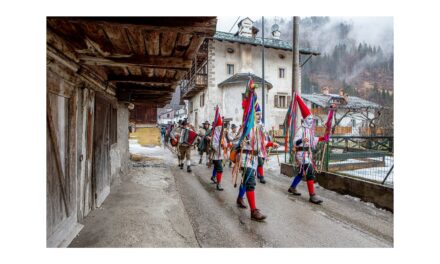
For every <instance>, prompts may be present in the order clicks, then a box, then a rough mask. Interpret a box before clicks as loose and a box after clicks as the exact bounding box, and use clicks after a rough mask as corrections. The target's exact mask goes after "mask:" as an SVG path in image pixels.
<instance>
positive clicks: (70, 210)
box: [46, 17, 217, 247]
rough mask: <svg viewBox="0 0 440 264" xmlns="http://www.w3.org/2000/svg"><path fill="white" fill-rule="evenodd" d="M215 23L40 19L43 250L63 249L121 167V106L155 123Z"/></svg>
mask: <svg viewBox="0 0 440 264" xmlns="http://www.w3.org/2000/svg"><path fill="white" fill-rule="evenodd" d="M216 21H217V20H216V18H215V17H108V18H107V17H73V18H69V17H48V18H47V64H46V65H47V66H46V67H47V91H46V92H47V151H46V155H47V184H46V188H47V189H46V201H47V205H46V206H47V207H46V208H47V218H46V220H47V224H46V228H47V237H46V240H47V246H48V247H63V246H67V245H68V244H69V243H70V241H71V240H72V239H73V238H74V236H75V235H76V234H77V233H78V232H79V230H80V229H81V227H82V226H81V224H80V223H81V222H82V220H83V219H84V217H86V216H87V215H88V214H89V213H90V211H92V210H94V209H95V208H97V207H99V206H100V205H101V204H102V202H103V201H104V200H105V198H106V197H107V195H108V194H109V193H110V191H111V187H112V183H114V182H117V181H118V180H119V178H120V175H122V174H123V173H125V172H126V171H127V169H128V159H129V153H128V124H129V118H130V110H129V109H128V108H129V107H128V106H130V108H131V106H133V105H134V109H133V110H132V111H133V114H132V116H134V117H135V118H137V119H138V121H139V122H146V123H149V122H154V123H155V122H156V109H157V107H163V106H164V105H165V104H166V103H168V102H169V101H170V99H171V96H172V93H173V92H174V90H175V88H176V86H177V84H178V83H179V82H180V81H181V80H182V78H183V76H184V75H185V74H186V73H187V71H188V70H189V69H190V68H191V67H192V64H193V61H194V58H195V53H196V51H197V50H198V49H199V47H200V45H201V44H202V42H203V41H204V39H205V38H206V37H212V36H213V35H214V33H215V28H216V23H217V22H216ZM153 113H154V114H153Z"/></svg>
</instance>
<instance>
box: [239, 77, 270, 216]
mask: <svg viewBox="0 0 440 264" xmlns="http://www.w3.org/2000/svg"><path fill="white" fill-rule="evenodd" d="M255 87H256V85H254V82H253V80H252V79H250V80H249V82H248V84H247V88H246V93H245V98H244V99H243V101H242V107H243V110H244V112H243V126H242V127H241V129H240V139H239V141H238V143H237V146H238V148H240V150H237V155H238V158H237V159H238V162H237V163H236V164H235V166H240V167H239V168H240V170H241V172H242V181H241V184H240V188H239V194H238V197H237V206H238V207H240V208H247V207H246V205H245V203H244V199H243V198H244V195H245V194H246V197H247V200H248V203H249V207H250V211H251V220H254V221H263V220H264V219H266V216H265V215H263V214H262V213H261V212H260V210H259V209H257V207H256V200H255V186H256V181H255V171H256V169H257V164H258V160H257V157H258V153H259V151H261V149H260V148H259V146H258V145H259V142H258V139H257V133H256V131H255V119H256V118H255V112H256V111H258V109H257V107H258V104H257V95H256V94H255ZM258 108H259V107H258ZM233 171H234V170H233ZM233 177H234V175H233Z"/></svg>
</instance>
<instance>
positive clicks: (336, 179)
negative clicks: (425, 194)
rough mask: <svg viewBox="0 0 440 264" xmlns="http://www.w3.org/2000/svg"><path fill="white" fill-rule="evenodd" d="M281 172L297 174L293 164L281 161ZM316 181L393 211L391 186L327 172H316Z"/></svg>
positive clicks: (323, 185) (336, 190)
mask: <svg viewBox="0 0 440 264" xmlns="http://www.w3.org/2000/svg"><path fill="white" fill-rule="evenodd" d="M281 174H284V175H286V176H289V177H293V176H295V175H296V174H297V171H296V170H295V168H294V166H292V165H290V164H286V163H281ZM316 181H317V182H318V183H319V185H320V186H322V187H324V188H326V189H328V190H332V191H335V192H338V193H340V194H344V195H346V194H348V195H351V196H354V197H358V198H360V199H361V200H362V201H364V202H370V203H373V204H374V205H375V206H377V207H379V208H383V209H386V210H389V211H394V189H393V188H391V187H388V186H384V185H381V184H378V183H374V182H370V181H364V180H362V179H359V178H353V177H348V176H343V175H339V174H334V173H328V172H322V173H319V174H317V175H316Z"/></svg>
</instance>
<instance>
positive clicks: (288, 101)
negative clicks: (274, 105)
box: [286, 95, 292, 108]
mask: <svg viewBox="0 0 440 264" xmlns="http://www.w3.org/2000/svg"><path fill="white" fill-rule="evenodd" d="M291 100H292V96H290V95H289V96H287V105H286V108H289V106H290V101H291Z"/></svg>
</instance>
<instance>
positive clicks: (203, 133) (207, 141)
mask: <svg viewBox="0 0 440 264" xmlns="http://www.w3.org/2000/svg"><path fill="white" fill-rule="evenodd" d="M209 126H210V124H209V122H208V121H205V122H204V123H203V127H202V128H200V129H199V131H198V134H199V139H200V140H199V144H198V145H197V148H198V151H199V154H200V160H199V164H202V161H203V153H205V155H206V163H208V161H209V146H210V145H211V137H210V136H211V128H210V127H209Z"/></svg>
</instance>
